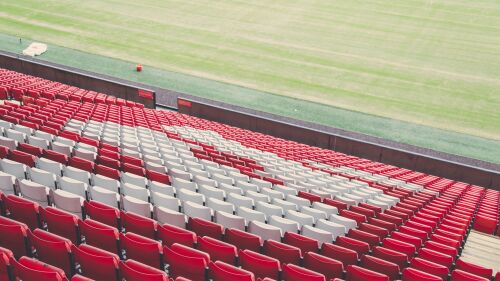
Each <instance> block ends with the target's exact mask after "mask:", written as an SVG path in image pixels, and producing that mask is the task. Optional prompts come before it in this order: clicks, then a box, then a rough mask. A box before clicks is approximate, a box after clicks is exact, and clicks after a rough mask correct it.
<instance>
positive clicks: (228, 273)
mask: <svg viewBox="0 0 500 281" xmlns="http://www.w3.org/2000/svg"><path fill="white" fill-rule="evenodd" d="M209 268H210V278H212V280H213V281H226V280H234V281H254V280H255V277H254V274H253V273H252V272H250V271H246V270H244V269H241V268H237V267H234V266H232V265H229V264H227V263H224V262H221V261H216V262H215V263H214V262H211V263H210V266H209Z"/></svg>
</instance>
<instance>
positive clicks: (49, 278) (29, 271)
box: [9, 257, 67, 281]
mask: <svg viewBox="0 0 500 281" xmlns="http://www.w3.org/2000/svg"><path fill="white" fill-rule="evenodd" d="M9 262H10V264H12V266H13V268H14V270H13V276H14V278H15V279H16V280H37V281H63V280H67V279H66V274H64V271H63V270H62V269H60V268H57V267H54V266H52V265H48V264H46V263H43V262H41V261H38V260H35V259H32V258H28V257H21V258H20V259H19V261H16V259H14V258H12V257H11V258H10V261H9Z"/></svg>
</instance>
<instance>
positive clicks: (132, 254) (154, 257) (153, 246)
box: [120, 232, 163, 269]
mask: <svg viewBox="0 0 500 281" xmlns="http://www.w3.org/2000/svg"><path fill="white" fill-rule="evenodd" d="M120 245H121V248H122V249H124V250H125V252H126V255H127V259H133V260H136V261H138V262H141V263H143V264H145V265H149V266H151V267H154V268H158V269H161V268H163V259H162V256H163V248H162V245H161V243H160V242H157V241H156V240H153V239H150V238H146V237H143V236H141V235H137V234H135V233H132V232H127V233H125V234H124V233H121V234H120Z"/></svg>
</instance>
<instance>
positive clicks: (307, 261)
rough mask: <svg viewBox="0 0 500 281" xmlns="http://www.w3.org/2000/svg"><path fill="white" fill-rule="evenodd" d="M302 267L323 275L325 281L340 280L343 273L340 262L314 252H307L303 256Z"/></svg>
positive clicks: (342, 266)
mask: <svg viewBox="0 0 500 281" xmlns="http://www.w3.org/2000/svg"><path fill="white" fill-rule="evenodd" d="M304 267H305V268H307V269H310V270H312V271H316V272H318V273H321V274H323V275H325V277H326V280H332V279H334V278H341V277H342V275H343V272H344V264H343V263H342V262H340V261H338V260H336V259H332V258H329V257H325V256H322V255H320V254H317V253H314V252H307V253H306V254H305V255H304Z"/></svg>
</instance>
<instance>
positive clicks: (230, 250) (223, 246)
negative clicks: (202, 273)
mask: <svg viewBox="0 0 500 281" xmlns="http://www.w3.org/2000/svg"><path fill="white" fill-rule="evenodd" d="M198 250H200V251H202V252H205V253H207V254H209V255H210V257H211V259H212V261H222V262H224V263H226V264H231V265H234V264H235V262H236V256H237V255H238V252H237V251H238V249H237V248H236V246H234V245H231V244H229V243H225V242H222V241H220V240H217V239H214V238H212V237H210V236H204V237H201V238H200V239H198Z"/></svg>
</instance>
